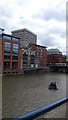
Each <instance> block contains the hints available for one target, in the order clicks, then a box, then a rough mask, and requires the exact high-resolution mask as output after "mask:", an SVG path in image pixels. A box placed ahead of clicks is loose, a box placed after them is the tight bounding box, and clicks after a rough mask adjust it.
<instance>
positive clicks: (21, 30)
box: [11, 28, 37, 36]
mask: <svg viewBox="0 0 68 120" xmlns="http://www.w3.org/2000/svg"><path fill="white" fill-rule="evenodd" d="M24 31H28V32H30V33H31V34H34V35H36V34H35V33H33V32H32V31H30V30H28V29H26V28H23V29H18V30H14V31H11V33H17V32H24ZM36 36H37V35H36Z"/></svg>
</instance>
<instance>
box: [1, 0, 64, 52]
mask: <svg viewBox="0 0 68 120" xmlns="http://www.w3.org/2000/svg"><path fill="white" fill-rule="evenodd" d="M0 27H1V28H4V29H5V33H8V34H11V31H13V30H17V29H23V28H27V29H29V30H30V31H32V32H34V33H35V34H37V44H39V45H44V46H46V47H47V49H49V48H58V49H59V50H60V51H62V52H63V54H65V53H66V0H0Z"/></svg>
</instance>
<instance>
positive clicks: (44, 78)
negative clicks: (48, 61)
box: [2, 73, 66, 118]
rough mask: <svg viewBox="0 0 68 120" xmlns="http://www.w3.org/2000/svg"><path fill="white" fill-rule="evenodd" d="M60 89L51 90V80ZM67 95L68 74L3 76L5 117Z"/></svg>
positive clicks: (22, 112)
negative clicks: (49, 86) (67, 76)
mask: <svg viewBox="0 0 68 120" xmlns="http://www.w3.org/2000/svg"><path fill="white" fill-rule="evenodd" d="M52 80H53V81H56V82H57V85H58V88H59V90H57V91H55V90H49V89H48V85H49V83H50V82H51V81H52ZM65 96H66V74H64V73H38V74H35V73H34V74H26V75H21V76H7V77H3V78H2V107H3V108H2V110H3V117H5V118H11V117H12V118H13V117H16V116H20V115H23V114H25V113H28V112H30V111H32V110H35V109H37V108H40V107H43V106H45V105H48V104H50V103H52V102H55V101H56V100H59V99H61V98H64V97H65Z"/></svg>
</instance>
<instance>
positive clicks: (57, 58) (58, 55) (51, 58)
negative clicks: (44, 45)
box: [47, 49, 64, 66]
mask: <svg viewBox="0 0 68 120" xmlns="http://www.w3.org/2000/svg"><path fill="white" fill-rule="evenodd" d="M56 63H64V56H63V54H62V52H61V51H60V50H59V49H49V50H48V51H47V65H48V66H50V65H55V64H56Z"/></svg>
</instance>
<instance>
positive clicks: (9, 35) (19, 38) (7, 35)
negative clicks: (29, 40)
mask: <svg viewBox="0 0 68 120" xmlns="http://www.w3.org/2000/svg"><path fill="white" fill-rule="evenodd" d="M3 35H6V36H9V37H13V38H17V39H20V38H19V37H14V36H12V35H9V34H5V33H2V36H3Z"/></svg>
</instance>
